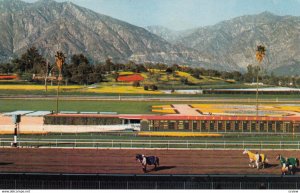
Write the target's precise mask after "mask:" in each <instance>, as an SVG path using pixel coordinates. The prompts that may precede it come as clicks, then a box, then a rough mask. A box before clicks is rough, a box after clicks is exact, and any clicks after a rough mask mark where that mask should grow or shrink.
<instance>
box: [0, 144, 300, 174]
mask: <svg viewBox="0 0 300 193" xmlns="http://www.w3.org/2000/svg"><path fill="white" fill-rule="evenodd" d="M242 152H243V151H242V150H144V149H46V148H45V149H44V148H36V149H35V148H2V149H0V173H6V172H12V173H15V172H21V173H27V172H30V173H32V172H34V173H35V172H38V173H76V174H78V173H82V174H83V173H85V174H143V171H142V167H141V164H140V163H138V162H137V161H136V160H135V154H137V153H142V154H145V155H155V156H158V157H159V158H160V166H159V168H158V169H157V170H156V171H154V170H151V169H152V168H153V167H152V166H148V169H150V171H149V172H148V173H149V174H280V166H279V165H278V164H279V162H278V161H276V160H275V157H276V155H277V154H278V153H281V154H282V155H284V156H285V157H300V156H299V151H275V150H274V151H261V153H266V154H267V157H268V160H269V163H270V166H269V167H268V168H265V169H261V170H257V169H254V168H250V167H249V166H248V161H249V159H248V156H247V155H243V154H242ZM299 174H300V170H299V171H298V172H297V173H296V175H299Z"/></svg>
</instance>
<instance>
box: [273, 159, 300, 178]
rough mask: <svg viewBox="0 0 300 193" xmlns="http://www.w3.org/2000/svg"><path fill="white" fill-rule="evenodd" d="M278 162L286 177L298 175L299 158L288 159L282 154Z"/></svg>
mask: <svg viewBox="0 0 300 193" xmlns="http://www.w3.org/2000/svg"><path fill="white" fill-rule="evenodd" d="M276 160H279V161H280V165H281V174H282V175H286V174H293V175H294V174H295V173H296V168H297V167H298V166H299V160H298V158H294V157H290V158H287V159H286V158H284V157H283V156H282V155H281V154H278V156H277V157H276Z"/></svg>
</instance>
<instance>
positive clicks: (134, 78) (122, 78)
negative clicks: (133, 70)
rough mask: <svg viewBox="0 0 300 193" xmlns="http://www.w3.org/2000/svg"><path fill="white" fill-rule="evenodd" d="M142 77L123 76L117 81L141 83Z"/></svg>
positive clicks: (133, 75)
mask: <svg viewBox="0 0 300 193" xmlns="http://www.w3.org/2000/svg"><path fill="white" fill-rule="evenodd" d="M142 80H144V77H142V76H141V75H139V74H132V75H123V76H119V77H118V81H120V82H135V81H142Z"/></svg>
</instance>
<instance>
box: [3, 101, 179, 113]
mask: <svg viewBox="0 0 300 193" xmlns="http://www.w3.org/2000/svg"><path fill="white" fill-rule="evenodd" d="M172 103H179V102H159V101H158V102H156V101H151V102H148V101H96V100H93V101H91V100H84V101H83V100H59V111H84V112H95V111H97V112H117V113H119V114H127V113H128V114H136V113H140V114H143V113H152V112H151V109H152V108H151V106H152V105H164V104H172ZM181 103H182V102H181ZM16 110H32V111H39V110H40V111H52V110H53V111H56V100H55V99H53V100H30V99H16V100H11V99H0V112H11V111H16Z"/></svg>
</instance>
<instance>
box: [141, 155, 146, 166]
mask: <svg viewBox="0 0 300 193" xmlns="http://www.w3.org/2000/svg"><path fill="white" fill-rule="evenodd" d="M142 157H143V160H142V164H143V165H144V166H145V165H146V164H147V160H146V156H145V155H142Z"/></svg>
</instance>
